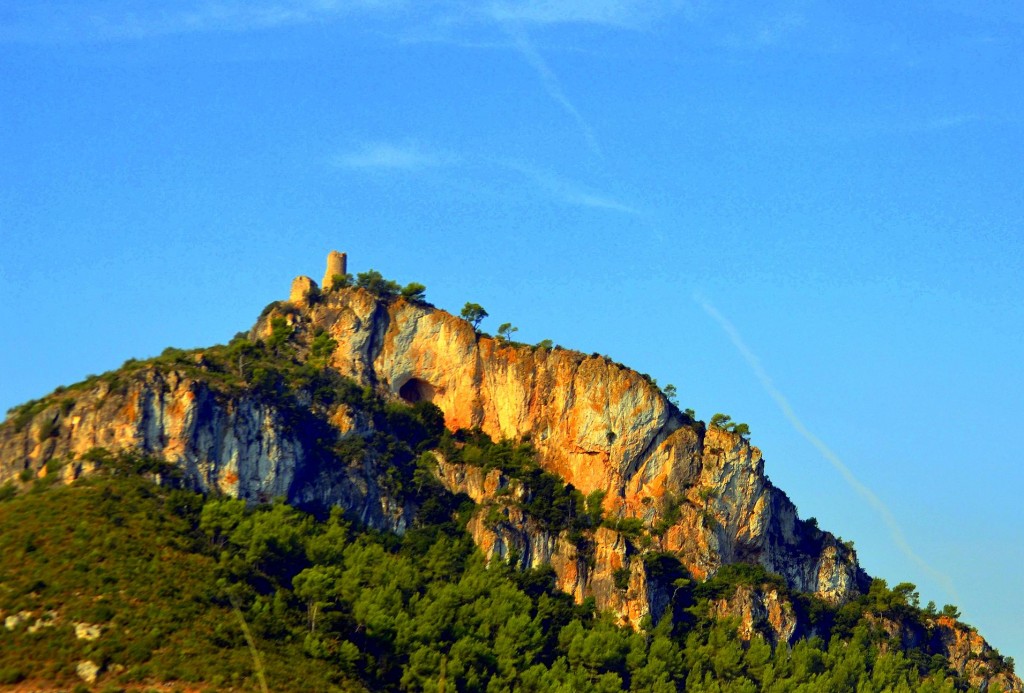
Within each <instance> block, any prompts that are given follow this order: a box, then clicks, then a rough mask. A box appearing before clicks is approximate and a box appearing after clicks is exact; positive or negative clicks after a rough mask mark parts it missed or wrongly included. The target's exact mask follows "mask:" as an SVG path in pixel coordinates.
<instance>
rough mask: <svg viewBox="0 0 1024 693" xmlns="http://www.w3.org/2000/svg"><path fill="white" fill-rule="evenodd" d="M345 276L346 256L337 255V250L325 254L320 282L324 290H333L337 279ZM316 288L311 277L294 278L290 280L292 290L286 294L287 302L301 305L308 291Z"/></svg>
mask: <svg viewBox="0 0 1024 693" xmlns="http://www.w3.org/2000/svg"><path fill="white" fill-rule="evenodd" d="M346 274H348V255H346V254H345V253H339V252H338V251H337V250H332V251H331V252H329V253H327V268H326V269H325V270H324V278H323V281H322V282H320V285H321V286H322V287H323V288H324V290H327V289H333V288H334V285H335V284H336V283H337V278H339V277H344V276H345V275H346ZM317 288H319V287H317V284H316V282H315V281H313V279H312V278H311V277H307V276H305V275H300V276H298V277H295V279H293V280H292V289H291V291H290V292H289V293H288V302H289V303H301V302H303V301H305V300H306V296H307V295H309V292H310V291H312V290H314V289H317Z"/></svg>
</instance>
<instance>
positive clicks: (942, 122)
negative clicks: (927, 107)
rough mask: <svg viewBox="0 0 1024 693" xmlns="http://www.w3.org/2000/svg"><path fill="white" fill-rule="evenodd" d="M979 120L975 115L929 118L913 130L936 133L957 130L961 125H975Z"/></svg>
mask: <svg viewBox="0 0 1024 693" xmlns="http://www.w3.org/2000/svg"><path fill="white" fill-rule="evenodd" d="M979 120H981V118H980V117H978V116H976V115H969V114H965V113H958V114H954V115H947V116H939V117H936V118H929V119H928V120H926V121H924V122H923V123H920V124H919V125H918V126H917V127H916V128H914V129H915V130H918V131H924V132H937V131H941V130H951V129H953V128H958V127H960V126H962V125H969V124H971V123H976V122H978V121H979Z"/></svg>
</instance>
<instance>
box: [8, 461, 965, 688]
mask: <svg viewBox="0 0 1024 693" xmlns="http://www.w3.org/2000/svg"><path fill="white" fill-rule="evenodd" d="M478 442H479V443H481V447H483V446H482V441H478ZM474 445H475V444H474ZM462 449H463V450H464V451H465V450H466V447H465V446H464V447H463V448H462ZM469 449H470V450H472V448H469ZM486 449H487V450H490V452H489V453H488V454H487V455H486V457H487V459H488V460H489V462H485V463H490V464H494V460H497V459H503V460H505V463H506V464H507V465H508V469H513V468H515V467H517V466H518V467H519V468H520V469H524V471H522V472H521V475H522V476H523V477H524V478H528V479H531V480H536V479H537V478H538V477H536V476H533V474H535V472H533V471H532V470H533V468H532V467H530V465H529V463H528V457H527V456H526V455H525V453H524V451H523V449H522V448H521V447H514V446H502V445H490V446H486ZM474 454H476V453H472V452H471V453H470V455H471V456H472V455H474ZM517 457H518V459H517ZM90 459H91V460H92V461H93V462H96V463H98V464H99V469H100V471H99V472H98V473H97V474H95V475H93V476H91V477H87V478H84V479H81V480H79V481H78V482H76V483H75V484H74V485H72V486H69V487H65V486H58V485H54V484H53V483H52V482H47V480H46V479H45V478H44V479H41V480H38V481H36V482H35V485H34V486H33V488H32V489H31V490H29V491H27V492H25V493H21V494H18V495H16V496H15V497H13V498H8V499H7V500H5V501H3V502H2V503H0V585H2V587H0V609H2V611H3V613H4V614H5V615H12V614H18V613H24V615H25V616H26V618H25V619H24V623H23V624H20V625H18V626H17V627H15V628H13V629H11V630H4V631H0V682H3V683H13V682H17V681H19V680H22V679H25V678H29V677H31V678H34V679H39V680H47V681H52V682H58V683H60V682H63V683H65V684H71V683H73V682H74V681H75V673H74V671H75V666H76V664H77V663H78V662H79V661H82V660H85V659H90V660H92V661H94V662H96V663H97V664H101V665H102V666H103V667H104V669H105V671H106V673H105V675H104V677H103V682H104V683H105V685H107V686H108V688H112V689H116V688H117V687H125V686H131V685H134V684H149V683H156V682H160V681H174V682H179V683H182V684H185V683H202V684H205V685H207V686H210V687H212V688H216V689H222V688H230V687H237V688H239V689H251V688H254V687H256V686H257V685H258V682H259V677H260V676H263V677H265V680H266V683H267V686H268V687H269V688H270V689H273V690H299V689H301V690H330V689H340V690H351V689H356V688H363V687H365V688H366V689H369V690H431V691H439V690H448V691H454V690H458V691H502V690H509V691H511V690H523V691H551V690H565V691H570V690H576V691H618V690H638V691H640V690H642V691H652V690H653V691H670V690H672V691H674V690H678V689H680V688H682V687H683V686H685V689H686V690H689V691H762V690H763V691H800V690H807V691H822V690H835V691H847V690H864V691H883V690H895V691H903V690H906V691H909V690H923V691H954V690H965V689H966V687H965V686H964V685H963V683H962V682H959V681H957V680H956V678H955V677H954V676H953V675H952V674H951V672H949V671H947V670H946V668H945V667H946V662H945V661H944V660H942V659H941V658H938V659H931V658H923V657H921V656H918V655H916V654H915V653H913V652H910V653H905V652H901V651H899V650H897V649H895V648H892V647H889V648H886V647H885V643H886V639H885V636H884V634H883V633H881V632H880V631H879V630H878V629H877V628H874V627H873V626H872V621H871V620H870V618H868V616H867V615H868V614H870V613H887V612H891V611H892V610H893V609H896V610H901V609H902V610H904V611H906V610H908V609H909V610H912V609H913V605H912V603H911V602H912V598H911V597H912V595H909V594H908V592H907V587H905V586H898V589H896V590H888V589H886V587H885V584H884V583H883V582H881V581H876V583H875V585H874V586H873V588H872V590H871V592H870V593H869V594H868V595H865V597H864V599H863V603H854V605H853V606H848V607H844V609H841V610H839V611H838V612H829V613H828V614H827V618H828V619H830V620H831V621H832V622H833V628H832V630H833V632H834V635H833V636H832V638H831V640H830V641H828V642H825V641H823V640H821V639H820V638H810V639H804V640H801V641H799V642H798V643H797V644H796V645H795V646H793V647H791V648H790V647H786V646H784V645H783V646H779V647H777V648H774V649H773V648H772V647H770V646H769V645H768V644H767V642H766V641H764V640H763V639H761V638H760V637H757V636H755V637H754V639H753V640H752V641H751V642H749V643H744V642H741V641H740V640H739V639H738V637H737V635H736V628H735V624H734V623H732V622H729V621H719V620H716V619H714V618H712V617H711V615H710V611H709V600H711V599H716V598H720V597H723V596H728V595H729V594H731V593H732V592H733V591H734V590H735V589H736V586H737V585H741V584H763V583H768V584H771V583H772V582H773V581H774V582H775V583H776V586H781V583H780V582H778V578H777V577H774V576H771V575H768V574H766V573H764V571H763V569H761V568H760V567H758V566H744V565H740V566H735V567H730V568H727V569H723V570H722V571H721V572H720V573H719V575H718V576H717V577H716V578H714V579H713V580H711V581H708V582H706V583H703V584H695V583H693V582H692V581H689V580H688V579H686V577H685V574H684V572H681V571H682V569H681V567H680V566H679V565H678V563H676V562H675V561H674V559H671V558H670V557H668V556H664V555H657V554H654V555H651V556H649V557H648V561H649V562H650V564H651V565H650V566H649V568H651V569H652V573H654V574H656V573H657V572H658V570H663V571H666V572H668V573H670V575H669V576H668V577H669V578H672V579H674V582H675V584H676V585H677V586H678V588H677V590H676V592H677V594H676V599H675V606H676V609H675V614H674V615H673V614H668V615H667V617H666V618H663V619H661V621H660V623H658V624H657V625H656V626H654V625H653V624H647V628H646V629H645V630H643V631H641V632H633V631H631V630H627V629H622V628H618V627H616V626H615V625H614V624H613V623H612V622H611V621H610V619H609V618H608V617H607V616H606V615H602V614H598V613H595V612H594V610H593V607H592V605H591V604H590V603H584V604H583V605H575V604H573V603H572V601H571V599H570V598H569V597H568V596H566V595H565V594H562V593H560V592H558V591H557V590H555V588H554V581H553V576H552V574H551V573H550V572H544V571H540V572H538V571H534V572H525V573H523V572H518V571H514V570H512V569H510V568H508V567H506V566H504V565H503V564H492V565H487V564H485V562H484V560H483V558H482V556H481V555H480V553H479V552H478V551H477V550H476V549H475V547H474V545H473V543H472V540H471V539H470V538H469V536H468V535H467V534H466V533H465V532H464V531H463V530H462V528H461V526H460V522H461V521H464V520H465V518H466V517H467V513H468V511H470V510H471V508H470V507H468V506H467V504H466V503H465V501H464V500H462V501H460V500H459V499H456V498H454V497H452V496H450V494H447V493H445V492H444V491H443V490H441V489H440V487H438V486H433V487H431V491H430V493H431V494H432V496H433V498H434V507H433V510H432V512H427V513H423V514H422V515H423V517H422V518H421V521H420V522H419V523H418V525H417V526H416V527H415V528H413V529H412V530H410V531H409V532H407V533H406V534H405V535H404V536H403V537H396V536H393V535H382V534H377V533H373V532H368V531H362V530H360V529H359V528H358V527H355V526H353V525H352V524H351V523H350V522H347V521H346V520H345V519H344V518H343V517H342V515H341V513H340V512H338V511H335V512H333V513H331V514H330V516H328V517H326V518H324V519H322V520H317V519H315V518H314V517H313V516H310V515H308V514H305V513H303V512H300V511H298V510H296V509H294V508H292V507H290V506H288V505H285V504H283V503H280V502H278V503H273V504H267V505H263V506H259V507H255V508H247V507H246V505H245V504H244V503H243V502H242V501H238V500H234V499H229V498H203V497H201V496H199V495H197V494H193V493H191V492H189V491H187V490H183V489H179V488H175V486H176V484H175V482H174V475H173V472H172V470H170V469H167V468H165V467H163V466H162V465H161V464H160V462H159V461H157V460H151V459H147V458H140V457H136V456H131V455H123V454H122V455H117V456H115V455H111V454H109V453H106V452H105V451H94V452H93V453H92V454H91V455H90ZM155 474H159V475H160V477H161V478H162V479H163V480H164V485H163V486H158V485H156V484H155V483H154V482H153V481H151V480H150V479H151V478H153V476H154V475H155ZM48 478H51V479H52V478H53V477H52V476H49V475H48ZM552 493H554V494H555V496H558V494H559V492H558V491H557V490H555V491H553V492H552ZM561 493H562V494H563V497H571V496H572V493H571V491H569V492H565V491H562V492H561ZM574 502H578V499H576V501H574ZM584 503H585V501H584ZM460 511H461V512H460ZM591 521H596V518H592V519H591ZM658 563H661V564H662V565H661V566H660V567H659V566H658V565H657V564H658ZM36 620H39V621H40V622H41V623H43V624H44V625H43V626H42V627H39V628H36V629H35V632H30V628H29V626H30V625H31V624H33V623H34V622H35V621H36ZM840 621H842V623H839V622H840ZM78 622H82V623H89V624H96V625H100V626H101V628H102V634H101V635H100V637H99V638H97V639H95V640H79V639H76V637H75V632H74V627H73V624H74V623H78ZM243 623H244V624H245V626H246V627H248V629H249V631H250V632H251V634H252V637H253V642H254V646H255V652H253V650H252V649H250V648H249V646H248V645H247V644H246V637H245V632H244V629H243ZM254 654H255V655H256V659H255V660H254V656H253V655H254ZM254 662H258V665H257V664H256V663H254Z"/></svg>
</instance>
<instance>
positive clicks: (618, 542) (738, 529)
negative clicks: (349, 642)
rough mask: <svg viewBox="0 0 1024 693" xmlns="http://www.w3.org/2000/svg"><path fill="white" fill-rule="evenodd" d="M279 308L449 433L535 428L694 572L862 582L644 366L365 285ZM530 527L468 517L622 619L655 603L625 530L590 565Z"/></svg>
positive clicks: (828, 593)
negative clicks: (485, 328)
mask: <svg viewBox="0 0 1024 693" xmlns="http://www.w3.org/2000/svg"><path fill="white" fill-rule="evenodd" d="M275 315H277V313H276V312H273V311H272V312H270V313H268V314H267V315H265V316H264V317H263V318H262V319H261V320H260V321H259V322H258V323H257V325H256V326H255V327H254V328H253V331H252V336H253V337H254V338H267V337H268V336H269V335H270V334H271V330H272V328H271V322H272V320H273V319H274V317H275ZM280 315H282V316H284V317H285V318H286V319H287V320H288V321H289V323H290V324H291V325H292V326H293V327H294V328H295V339H296V340H298V342H299V343H306V344H308V343H309V342H310V340H311V339H312V338H313V335H315V334H317V333H320V332H325V333H327V334H329V335H330V336H331V337H332V338H333V339H335V340H336V341H337V343H338V347H337V349H336V350H335V352H334V354H333V355H332V357H331V365H332V367H334V368H335V369H337V370H338V371H339V372H341V373H342V374H344V375H346V376H349V377H352V378H355V379H356V380H359V381H360V382H363V383H365V384H369V385H373V386H374V387H377V388H378V389H380V390H382V391H385V392H387V393H390V395H391V396H394V397H401V398H404V399H406V400H408V401H418V400H421V399H428V400H430V401H431V402H433V403H434V404H436V405H437V406H438V407H439V408H440V409H441V410H442V411H443V412H444V415H445V422H446V425H447V426H448V428H450V429H453V430H455V429H459V428H480V429H482V430H483V431H484V432H485V433H487V434H488V435H490V436H491V437H492V438H494V439H506V438H508V439H515V440H524V439H529V440H530V441H531V442H532V444H533V445H534V446H535V447H536V449H537V451H538V454H539V461H540V464H541V466H542V467H543V468H544V469H545V470H547V471H550V472H553V473H555V474H558V475H559V476H561V477H562V478H563V479H564V480H565V481H566V482H568V483H570V484H572V485H573V486H574V487H575V488H576V489H578V490H579V491H581V492H582V493H584V494H588V493H590V492H591V491H595V490H601V491H604V492H605V493H606V496H605V513H606V515H607V516H611V517H625V518H637V519H639V520H641V521H642V522H643V524H644V526H645V527H646V528H648V529H653V528H655V527H656V526H658V525H659V523H660V524H661V527H660V531H657V532H652V541H653V548H655V549H659V550H663V551H669V552H671V553H673V554H675V555H676V556H678V557H679V559H680V560H681V561H682V563H683V564H684V565H685V566H686V567H687V569H689V570H690V571H691V572H692V573H693V574H694V575H696V576H697V577H705V576H707V575H709V574H711V573H713V572H714V571H715V570H717V568H718V567H719V566H720V565H722V564H723V563H728V562H734V561H741V560H742V561H757V562H760V563H762V564H763V565H764V566H765V567H766V568H768V569H769V570H771V571H773V572H777V573H779V574H781V575H783V576H784V577H785V578H786V581H787V582H788V584H789V585H790V586H791V587H793V588H795V589H797V590H800V591H805V592H813V593H817V594H818V595H820V596H822V597H823V598H825V599H828V600H830V601H841V600H843V599H845V598H846V597H848V596H850V595H851V594H854V593H855V592H856V591H857V589H858V583H861V584H863V580H864V576H863V573H862V572H861V571H860V570H859V568H858V566H857V563H856V557H855V555H854V553H853V551H852V550H851V549H849V548H847V547H846V546H844V545H842V544H841V543H839V542H838V541H836V539H835V538H834V537H833V536H832V535H830V534H827V533H824V532H820V531H818V530H817V529H815V528H813V527H811V526H809V525H807V524H806V523H803V522H801V521H800V520H799V519H798V518H797V514H796V509H795V507H794V506H793V504H792V503H791V502H790V501H789V499H788V498H787V497H786V495H785V494H784V493H782V492H781V491H780V490H778V489H777V488H775V487H774V486H773V485H772V484H771V482H770V481H769V480H768V479H767V477H766V476H765V474H764V465H763V461H762V459H761V453H760V451H759V450H758V449H757V448H755V447H751V446H750V445H749V444H748V443H747V442H746V441H745V440H744V439H742V438H741V437H740V436H738V435H736V434H733V433H729V432H727V431H724V430H719V429H714V428H712V429H710V430H707V431H705V430H704V427H703V425H700V424H698V423H696V422H694V421H691V420H690V419H689V418H688V417H686V416H685V415H684V414H682V413H681V412H679V411H678V409H676V408H675V407H674V406H673V405H671V404H670V403H669V402H668V400H667V399H666V398H665V396H664V395H663V394H662V393H661V391H660V390H659V389H658V388H657V387H656V386H654V385H653V384H652V383H651V382H650V381H649V380H648V379H647V378H646V377H645V376H642V375H640V374H639V373H636V372H635V371H632V370H629V369H627V368H625V367H623V366H621V365H619V364H616V363H614V362H612V361H611V360H610V359H608V358H605V357H602V356H585V355H583V354H580V353H578V352H574V351H568V350H563V349H555V350H549V349H541V348H534V347H530V346H525V345H515V344H508V343H505V342H503V341H501V340H498V339H493V338H491V337H488V336H483V335H478V334H477V333H476V332H475V331H474V329H473V328H472V326H471V325H470V324H469V323H467V322H466V321H465V320H462V319H460V318H457V317H455V316H452V315H450V314H448V313H446V312H444V311H440V310H436V309H434V308H432V307H430V306H425V305H420V304H415V303H410V302H407V301H405V300H402V299H398V300H395V301H392V302H384V301H381V300H379V299H378V298H377V297H375V296H373V295H371V294H370V293H368V292H366V291H363V290H359V289H345V290H340V291H335V292H331V293H328V294H325V295H324V296H323V297H322V298H320V299H319V300H317V301H316V302H315V303H313V304H310V303H309V302H307V301H306V300H302V301H297V302H293V303H291V304H288V305H285V306H282V307H281V308H280ZM453 474H454V472H453V471H452V470H450V469H447V470H446V469H442V471H441V475H442V478H444V479H445V482H446V484H448V486H449V488H451V489H452V490H464V491H467V492H468V493H470V495H471V496H473V497H474V498H475V499H477V500H479V501H484V500H487V499H490V498H492V497H493V494H494V491H495V490H496V489H497V488H499V486H500V483H501V482H500V481H499V480H498V479H496V478H492V479H491V480H490V481H487V480H486V479H469V480H468V481H467V480H466V479H462V480H459V479H457V478H456V476H457V475H455V476H453ZM466 483H469V484H470V486H469V487H467V486H465V484H466ZM488 484H490V486H491V487H492V489H491V491H490V492H488V491H486V489H487V488H488ZM665 520H668V526H667V527H665V526H664V525H665V524H666V522H665ZM521 524H522V523H521V522H519V521H518V518H516V517H515V516H514V513H513V516H509V517H507V518H506V521H505V523H504V528H502V526H501V525H500V524H495V523H492V524H491V525H490V526H485V525H483V524H480V523H478V524H477V525H475V526H474V527H472V528H471V529H472V531H473V532H474V534H475V536H476V538H477V540H478V542H479V543H480V545H481V546H482V547H484V549H485V551H487V552H489V553H495V554H498V555H502V556H504V555H507V554H508V552H509V551H510V550H511V549H513V548H514V549H515V555H517V556H520V557H521V560H522V561H523V564H524V566H532V565H537V564H550V565H552V566H554V567H555V569H556V572H557V573H558V578H559V582H560V584H561V585H562V586H563V588H564V589H566V591H568V592H570V593H573V594H576V595H577V598H581V597H583V596H595V597H597V598H598V604H599V606H602V607H607V608H612V609H615V610H616V611H618V612H619V613H620V615H621V616H622V617H623V618H628V619H629V620H634V621H635V620H636V619H638V618H640V617H642V616H643V615H645V614H647V613H651V612H652V611H654V615H655V616H657V615H658V612H657V611H656V608H655V607H656V606H657V605H656V604H655V603H654V602H656V601H657V599H656V598H652V596H651V594H650V593H649V591H648V590H646V589H645V588H644V587H643V586H644V584H645V583H644V574H643V569H642V566H641V564H640V562H639V561H633V562H630V561H628V560H627V558H628V557H627V555H626V548H625V547H626V541H625V540H624V539H623V538H622V537H621V536H619V535H618V534H617V533H615V532H612V531H610V530H607V531H605V530H602V531H600V532H598V536H597V537H596V539H595V541H596V543H597V546H596V549H595V550H596V556H597V558H596V562H595V559H594V558H593V557H591V559H590V560H591V562H592V563H594V565H587V563H586V561H584V560H582V559H580V558H579V557H578V556H575V554H574V549H573V548H571V547H569V546H567V545H566V544H565V542H564V540H563V539H560V538H558V537H550V536H544V535H540V534H535V533H532V532H531V531H530V529H529V528H527V527H521ZM513 528H517V529H514V530H513ZM602 557H606V558H607V560H603V559H602ZM634 564H636V566H637V567H636V568H635V570H636V572H637V575H636V576H635V580H633V579H632V578H631V583H630V589H629V590H627V591H626V593H625V596H623V594H622V593H621V592H622V591H621V590H612V589H606V587H605V583H606V582H608V583H610V580H611V578H610V575H611V573H612V572H613V571H615V570H621V569H622V568H624V567H626V568H629V569H630V570H631V571H632V570H634V567H633V566H634ZM606 578H607V580H606ZM634 583H635V585H634ZM634 587H635V589H634Z"/></svg>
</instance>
